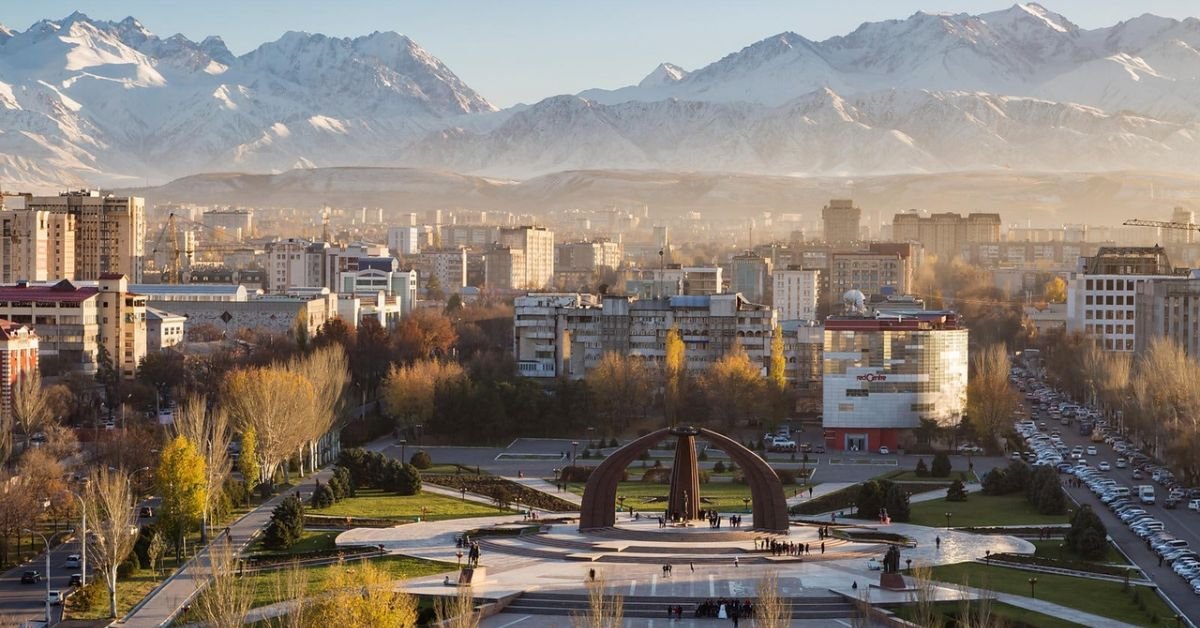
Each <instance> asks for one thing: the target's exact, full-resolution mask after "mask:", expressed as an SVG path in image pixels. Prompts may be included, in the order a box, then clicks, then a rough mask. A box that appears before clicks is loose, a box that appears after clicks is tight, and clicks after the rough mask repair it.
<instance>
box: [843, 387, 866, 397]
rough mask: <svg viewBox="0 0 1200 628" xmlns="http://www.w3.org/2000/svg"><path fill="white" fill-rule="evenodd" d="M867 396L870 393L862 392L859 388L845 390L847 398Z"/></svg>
mask: <svg viewBox="0 0 1200 628" xmlns="http://www.w3.org/2000/svg"><path fill="white" fill-rule="evenodd" d="M869 394H870V393H869V392H868V391H866V390H863V389H861V388H850V389H848V390H846V396H847V397H866V396H868V395H869Z"/></svg>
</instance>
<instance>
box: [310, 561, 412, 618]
mask: <svg viewBox="0 0 1200 628" xmlns="http://www.w3.org/2000/svg"><path fill="white" fill-rule="evenodd" d="M330 571H331V572H332V573H331V574H330V575H329V577H328V578H327V579H326V585H327V586H326V587H325V589H326V590H327V591H328V592H327V593H326V594H325V595H323V596H322V597H321V598H320V600H319V601H318V602H316V608H315V611H314V615H315V622H314V624H315V625H318V626H347V627H348V626H415V625H416V623H417V601H416V599H415V598H413V597H412V596H410V595H408V594H406V593H403V592H398V591H396V590H395V587H394V585H393V584H392V578H391V576H390V575H389V574H388V573H387V572H385V571H383V570H381V569H380V568H379V567H376V566H375V564H374V563H370V562H367V561H362V562H359V563H357V564H355V565H353V566H351V565H347V564H345V563H338V564H337V565H335V566H333V567H332V568H331V569H330Z"/></svg>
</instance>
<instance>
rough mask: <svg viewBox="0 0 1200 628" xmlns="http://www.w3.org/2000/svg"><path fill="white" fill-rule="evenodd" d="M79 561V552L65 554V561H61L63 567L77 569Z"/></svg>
mask: <svg viewBox="0 0 1200 628" xmlns="http://www.w3.org/2000/svg"><path fill="white" fill-rule="evenodd" d="M79 563H80V560H79V554H71V555H70V556H67V562H65V563H63V567H65V568H67V569H78V568H79Z"/></svg>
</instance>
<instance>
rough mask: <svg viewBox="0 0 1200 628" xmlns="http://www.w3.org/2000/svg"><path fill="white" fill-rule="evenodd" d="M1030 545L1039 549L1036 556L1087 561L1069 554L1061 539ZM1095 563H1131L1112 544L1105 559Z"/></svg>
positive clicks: (1034, 542)
mask: <svg viewBox="0 0 1200 628" xmlns="http://www.w3.org/2000/svg"><path fill="white" fill-rule="evenodd" d="M1030 543H1033V545H1034V547H1037V551H1035V552H1034V553H1033V555H1034V556H1041V557H1042V558H1053V559H1055V560H1086V559H1084V558H1080V557H1078V556H1076V555H1075V554H1072V553H1070V552H1068V551H1067V548H1065V547H1063V543H1064V541H1062V540H1060V539H1055V540H1051V541H1030ZM1094 562H1098V563H1112V564H1114V565H1128V564H1129V561H1127V560H1125V557H1124V556H1123V555H1122V554H1121V552H1119V551H1117V548H1116V546H1114V545H1113V544H1112V543H1109V544H1108V553H1107V554H1105V555H1104V558H1101V559H1100V560H1098V561H1094Z"/></svg>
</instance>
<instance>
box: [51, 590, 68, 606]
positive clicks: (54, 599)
mask: <svg viewBox="0 0 1200 628" xmlns="http://www.w3.org/2000/svg"><path fill="white" fill-rule="evenodd" d="M65 599H66V597H65V596H64V595H63V592H62V591H59V590H58V589H53V590H51V591H50V592H49V593H47V594H46V600H47V601H49V602H50V605H51V606H62V603H63V600H65Z"/></svg>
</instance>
